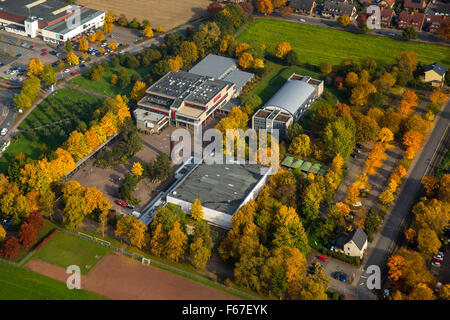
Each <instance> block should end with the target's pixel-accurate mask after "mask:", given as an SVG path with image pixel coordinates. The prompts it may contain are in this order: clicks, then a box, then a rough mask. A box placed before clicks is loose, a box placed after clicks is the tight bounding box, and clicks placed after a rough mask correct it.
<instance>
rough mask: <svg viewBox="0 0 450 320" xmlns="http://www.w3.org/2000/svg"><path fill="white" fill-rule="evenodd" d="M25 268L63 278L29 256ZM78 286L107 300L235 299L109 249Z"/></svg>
mask: <svg viewBox="0 0 450 320" xmlns="http://www.w3.org/2000/svg"><path fill="white" fill-rule="evenodd" d="M26 268H28V269H30V270H33V271H35V272H39V273H41V274H43V275H46V276H48V277H52V278H53V279H57V280H59V281H65V280H66V279H67V274H66V272H65V269H64V268H61V267H59V266H55V265H52V264H49V263H47V262H45V261H42V260H37V259H32V260H31V261H30V262H29V263H28V264H27V265H26ZM81 288H84V289H85V290H88V291H90V292H96V293H98V294H101V295H102V296H104V297H107V298H109V299H114V300H116V299H126V300H186V299H190V300H234V299H239V298H237V297H235V296H233V295H231V294H229V293H226V292H224V291H222V290H218V289H215V288H212V287H209V286H206V285H204V284H201V283H199V282H196V281H192V280H189V279H186V278H184V277H181V276H178V275H176V274H173V273H170V272H168V271H165V270H161V269H158V268H155V267H153V266H146V265H143V264H142V263H141V262H139V261H136V260H134V259H131V258H128V257H125V256H123V255H119V254H117V253H115V252H111V253H109V254H107V255H106V257H104V258H103V259H102V260H101V261H100V262H99V263H98V264H97V265H96V266H95V268H94V269H93V270H92V271H91V272H90V273H89V274H88V275H83V276H82V277H81Z"/></svg>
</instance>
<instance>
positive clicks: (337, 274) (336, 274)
mask: <svg viewBox="0 0 450 320" xmlns="http://www.w3.org/2000/svg"><path fill="white" fill-rule="evenodd" d="M340 277H341V273H340V272H339V271H336V272H335V273H333V278H335V279H336V280H339V278H340Z"/></svg>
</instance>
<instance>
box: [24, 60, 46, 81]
mask: <svg viewBox="0 0 450 320" xmlns="http://www.w3.org/2000/svg"><path fill="white" fill-rule="evenodd" d="M43 71H44V65H43V64H42V61H41V60H39V59H37V58H34V59H31V60H30V62H29V63H28V73H27V75H28V76H37V77H38V76H40V75H41V74H42V72H43Z"/></svg>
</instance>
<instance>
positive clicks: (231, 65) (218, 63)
mask: <svg viewBox="0 0 450 320" xmlns="http://www.w3.org/2000/svg"><path fill="white" fill-rule="evenodd" d="M235 68H236V61H235V60H234V59H232V58H227V57H222V56H217V55H215V54H208V55H207V56H206V57H205V58H204V59H203V60H202V61H200V62H199V63H197V64H196V65H195V66H194V67H193V68H192V69H191V70H189V72H190V73H195V74H198V75H200V76H205V77H212V78H214V79H222V77H224V76H225V75H226V74H227V73H229V72H230V71H231V70H233V69H235Z"/></svg>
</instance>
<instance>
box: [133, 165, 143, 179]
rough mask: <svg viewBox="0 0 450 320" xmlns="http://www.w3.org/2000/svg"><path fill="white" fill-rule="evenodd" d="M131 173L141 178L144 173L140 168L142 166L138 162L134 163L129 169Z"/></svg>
mask: <svg viewBox="0 0 450 320" xmlns="http://www.w3.org/2000/svg"><path fill="white" fill-rule="evenodd" d="M131 172H133V174H135V175H136V176H138V177H140V176H142V173H143V172H144V168H143V167H142V164H140V163H139V162H135V163H134V164H133V168H132V169H131Z"/></svg>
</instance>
